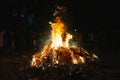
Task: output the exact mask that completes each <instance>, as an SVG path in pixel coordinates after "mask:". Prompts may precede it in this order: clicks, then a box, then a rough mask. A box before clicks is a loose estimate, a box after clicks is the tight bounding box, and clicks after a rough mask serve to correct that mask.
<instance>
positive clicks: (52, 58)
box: [31, 16, 98, 67]
mask: <svg viewBox="0 0 120 80" xmlns="http://www.w3.org/2000/svg"><path fill="white" fill-rule="evenodd" d="M49 24H50V25H51V28H52V30H51V41H50V42H49V43H47V44H46V45H45V46H44V48H43V50H42V51H41V52H40V53H37V54H35V55H33V59H32V62H31V65H32V66H36V67H40V66H46V65H50V64H71V63H72V64H78V63H85V61H86V60H87V59H88V58H90V55H89V54H88V52H87V51H85V50H84V49H83V48H77V47H76V46H69V40H70V39H72V35H71V34H69V33H68V32H67V31H66V27H65V24H64V23H63V22H62V20H61V19H60V17H59V16H57V17H56V18H55V22H51V21H50V22H49ZM94 58H98V57H97V56H96V55H93V56H92V58H91V59H94Z"/></svg>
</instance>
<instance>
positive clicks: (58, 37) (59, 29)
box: [49, 17, 72, 49]
mask: <svg viewBox="0 0 120 80" xmlns="http://www.w3.org/2000/svg"><path fill="white" fill-rule="evenodd" d="M49 24H50V25H51V27H52V31H51V34H52V46H51V47H52V48H54V49H57V48H58V47H69V43H68V42H69V40H70V39H72V35H70V34H69V33H66V29H65V25H64V23H63V22H62V21H61V19H60V17H56V19H55V23H52V22H49Z"/></svg>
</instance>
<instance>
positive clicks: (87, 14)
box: [0, 0, 120, 29]
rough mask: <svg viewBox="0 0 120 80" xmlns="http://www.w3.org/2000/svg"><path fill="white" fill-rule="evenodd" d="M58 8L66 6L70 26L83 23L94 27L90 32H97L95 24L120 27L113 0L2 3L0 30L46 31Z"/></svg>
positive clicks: (14, 1) (9, 0) (49, 0)
mask: <svg viewBox="0 0 120 80" xmlns="http://www.w3.org/2000/svg"><path fill="white" fill-rule="evenodd" d="M57 5H64V6H66V7H67V11H66V13H67V17H66V18H67V19H68V25H70V26H72V27H74V26H80V25H86V24H88V25H91V26H93V27H91V28H92V29H96V25H101V26H102V25H104V26H106V25H107V27H108V26H109V25H112V26H114V25H117V26H120V22H119V20H120V15H119V14H120V12H119V7H120V5H119V3H118V1H115V0H112V1H109V0H97V1H82V0H59V1H58V0H17V1H16V0H1V1H0V20H1V22H0V25H1V29H8V28H10V29H12V28H13V29H14V28H19V27H20V26H24V27H28V28H31V27H32V28H33V27H34V28H38V27H39V28H40V26H41V27H42V28H43V26H44V28H45V26H48V21H50V20H53V19H54V17H53V16H52V14H53V12H54V10H55V8H56V6H57ZM8 26H9V27H8ZM100 28H101V27H100ZM83 29H84V28H83Z"/></svg>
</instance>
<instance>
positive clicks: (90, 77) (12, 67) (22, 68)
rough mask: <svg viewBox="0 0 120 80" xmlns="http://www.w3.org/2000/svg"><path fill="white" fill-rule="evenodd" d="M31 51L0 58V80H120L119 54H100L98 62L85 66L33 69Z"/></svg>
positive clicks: (11, 53) (10, 53)
mask: <svg viewBox="0 0 120 80" xmlns="http://www.w3.org/2000/svg"><path fill="white" fill-rule="evenodd" d="M33 54H34V52H33V51H21V52H9V53H6V52H5V53H4V54H3V55H1V56H0V80H46V79H47V80H120V62H119V61H120V58H119V57H120V54H118V53H115V52H114V53H113V52H110V51H109V52H104V51H103V52H102V51H101V52H100V51H97V53H96V54H97V55H98V56H99V58H100V60H99V61H96V62H93V63H87V65H73V67H72V69H71V67H69V66H67V65H64V66H57V67H48V68H46V69H44V68H33V67H31V66H30V63H31V59H32V55H33Z"/></svg>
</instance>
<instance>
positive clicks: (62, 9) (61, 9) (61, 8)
mask: <svg viewBox="0 0 120 80" xmlns="http://www.w3.org/2000/svg"><path fill="white" fill-rule="evenodd" d="M66 9H67V8H66V7H65V6H57V9H55V11H54V13H53V16H58V15H59V16H60V15H62V14H64V13H65V11H66Z"/></svg>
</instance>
